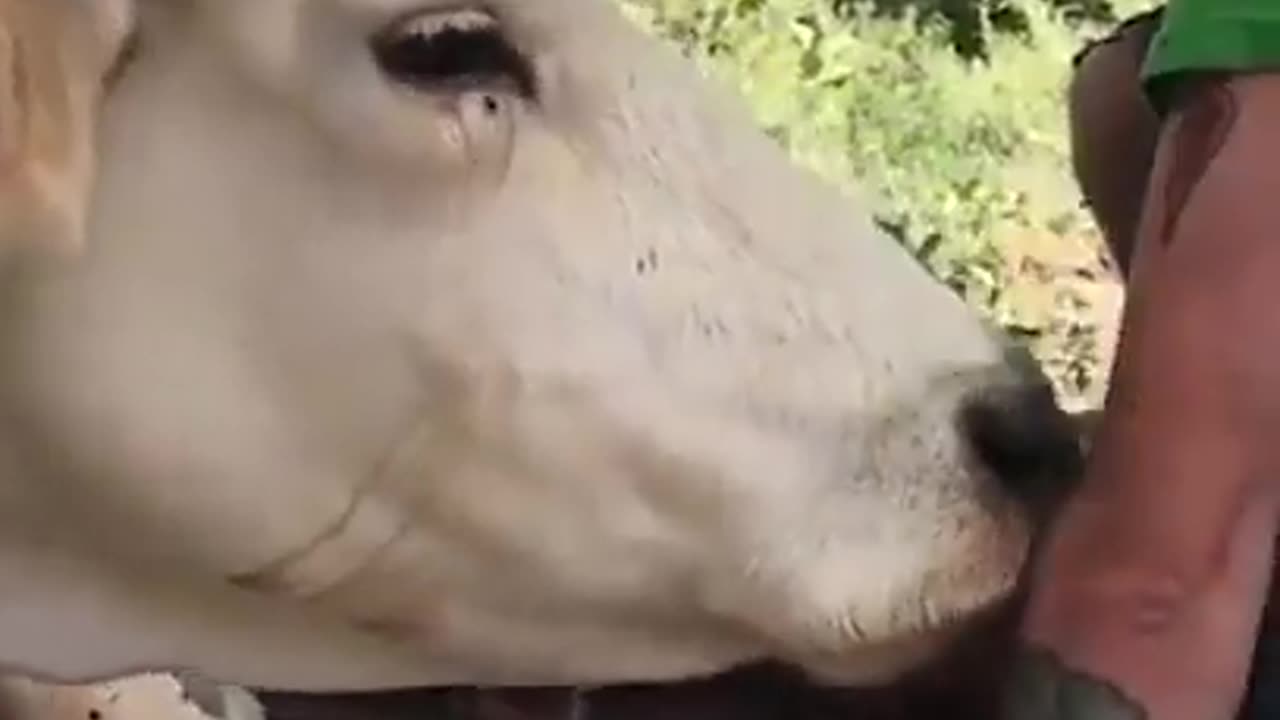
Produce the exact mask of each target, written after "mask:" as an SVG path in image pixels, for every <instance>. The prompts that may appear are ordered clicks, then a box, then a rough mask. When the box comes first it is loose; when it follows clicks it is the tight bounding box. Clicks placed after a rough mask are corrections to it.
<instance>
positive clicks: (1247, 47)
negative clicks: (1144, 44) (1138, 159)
mask: <svg viewBox="0 0 1280 720" xmlns="http://www.w3.org/2000/svg"><path fill="white" fill-rule="evenodd" d="M1264 70H1280V0H1170V2H1169V4H1168V6H1167V7H1166V9H1165V13H1164V22H1163V25H1162V26H1161V28H1160V31H1159V32H1158V33H1157V34H1156V36H1155V39H1154V41H1153V42H1152V43H1151V49H1150V51H1149V52H1148V54H1147V57H1146V62H1145V64H1144V66H1143V78H1142V79H1143V85H1144V87H1145V89H1146V92H1147V94H1148V96H1149V98H1150V100H1151V102H1152V104H1153V105H1154V106H1155V108H1156V110H1157V111H1159V112H1161V113H1163V112H1164V111H1166V110H1167V107H1168V100H1169V97H1170V92H1171V91H1172V90H1173V89H1175V88H1176V86H1177V83H1178V80H1179V79H1180V78H1183V77H1185V76H1186V75H1187V74H1189V73H1195V72H1202V71H1217V72H1233V71H1234V72H1252V71H1264Z"/></svg>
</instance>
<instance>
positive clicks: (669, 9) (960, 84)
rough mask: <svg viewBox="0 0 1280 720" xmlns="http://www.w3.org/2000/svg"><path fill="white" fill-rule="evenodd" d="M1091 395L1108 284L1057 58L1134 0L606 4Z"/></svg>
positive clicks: (1099, 390)
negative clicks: (732, 100)
mask: <svg viewBox="0 0 1280 720" xmlns="http://www.w3.org/2000/svg"><path fill="white" fill-rule="evenodd" d="M619 2H621V3H622V4H623V6H624V8H625V9H626V10H627V12H628V13H629V14H630V15H631V16H632V17H633V18H634V19H635V20H636V21H637V22H638V23H640V24H641V25H642V26H643V27H645V28H647V29H648V30H650V31H651V32H653V33H656V34H658V35H660V36H662V37H665V38H668V39H670V40H672V41H674V42H675V43H677V45H678V46H679V47H680V48H681V49H682V50H683V51H684V52H685V53H686V54H687V55H689V56H690V57H692V58H694V59H695V60H696V61H698V62H699V63H700V65H701V67H702V68H703V69H704V71H705V72H707V73H710V74H713V75H715V76H717V77H719V78H720V79H721V80H722V81H725V82H728V83H730V84H731V85H732V86H734V87H737V88H739V89H740V90H742V91H743V92H744V93H745V94H746V96H747V99H748V100H749V102H750V104H751V107H752V110H753V111H754V112H755V114H756V117H757V118H758V119H759V121H760V122H761V123H762V124H763V125H764V126H765V127H766V128H767V129H768V130H769V132H770V133H771V134H772V135H773V137H775V138H776V139H777V140H778V141H779V142H780V143H782V144H783V146H785V147H786V148H787V149H788V150H789V151H790V152H791V154H792V155H793V156H794V157H795V158H796V159H797V160H798V161H799V162H801V163H802V164H804V165H807V166H809V167H811V168H813V169H814V170H816V171H817V172H819V173H821V174H823V175H824V176H826V177H828V178H830V179H832V180H835V181H836V182H839V183H841V184H843V185H844V186H845V187H846V188H847V189H848V190H849V191H850V192H851V193H853V194H854V195H855V196H856V197H858V198H860V199H861V201H862V202H865V203H868V204H869V205H870V206H871V207H872V208H873V210H874V211H875V215H876V218H877V220H878V222H879V223H880V224H881V226H882V227H884V228H885V229H886V230H888V231H889V232H890V234H892V235H893V236H894V237H895V238H897V239H898V241H899V242H901V243H903V244H904V245H906V246H907V247H908V248H909V249H910V250H911V251H912V252H913V253H914V254H915V255H916V257H918V258H919V259H920V260H921V262H923V263H924V264H925V265H926V266H927V267H928V268H929V270H930V271H931V272H933V273H934V274H935V275H937V276H938V277H939V278H941V279H942V280H944V281H945V282H946V283H947V284H949V285H950V286H951V287H953V288H954V289H955V290H956V291H957V292H959V293H961V294H962V295H964V296H965V297H966V298H967V299H968V300H969V302H970V303H971V304H973V305H974V306H976V307H978V308H980V309H981V310H983V311H984V312H985V313H986V314H987V315H988V317H990V318H991V319H992V320H994V321H995V322H997V323H999V324H1000V325H1001V326H1003V327H1004V328H1006V329H1007V330H1009V331H1010V332H1012V333H1014V334H1015V335H1016V336H1018V337H1019V338H1021V339H1022V340H1023V341H1025V342H1026V343H1027V344H1028V345H1029V346H1030V348H1031V349H1032V350H1033V351H1034V352H1035V354H1036V356H1037V357H1038V358H1039V359H1040V361H1041V362H1042V363H1043V365H1044V367H1045V368H1046V370H1047V371H1048V372H1049V374H1050V375H1051V376H1052V378H1053V381H1054V383H1055V385H1056V388H1057V391H1058V394H1059V395H1060V397H1061V399H1062V401H1063V403H1064V404H1065V405H1066V406H1067V407H1068V408H1070V409H1081V408H1084V407H1094V406H1097V405H1098V404H1100V402H1101V400H1102V396H1103V393H1104V392H1105V387H1106V379H1107V378H1106V376H1107V371H1108V369H1109V367H1110V353H1111V350H1112V346H1113V343H1114V338H1115V330H1116V325H1117V321H1118V311H1119V304H1120V301H1121V299H1122V289H1121V287H1120V284H1119V280H1118V277H1117V276H1116V275H1115V272H1114V271H1113V269H1112V268H1111V267H1110V266H1109V264H1108V261H1107V258H1106V256H1105V252H1104V247H1103V244H1102V241H1101V238H1100V237H1099V236H1098V234H1097V231H1096V228H1095V227H1094V225H1093V223H1092V220H1091V219H1090V217H1089V215H1088V212H1087V211H1086V210H1085V209H1084V208H1083V207H1082V206H1081V200H1080V196H1079V193H1078V191H1077V189H1076V187H1075V184H1074V181H1073V179H1072V176H1071V172H1070V164H1069V159H1068V146H1067V126H1066V112H1065V91H1066V87H1067V79H1068V75H1069V73H1070V69H1071V57H1072V55H1073V54H1074V53H1075V52H1076V51H1077V50H1078V49H1080V47H1082V46H1083V44H1084V43H1085V42H1087V41H1088V40H1089V39H1092V38H1097V37H1099V36H1101V35H1103V34H1105V33H1106V32H1108V31H1109V30H1110V29H1111V28H1112V27H1113V26H1114V24H1115V22H1117V21H1118V20H1119V19H1122V18H1124V17H1126V16H1128V15H1130V14H1132V13H1135V12H1138V11H1141V10H1144V9H1146V8H1148V7H1151V6H1152V5H1154V4H1156V3H1154V2H1152V1H1151V0H1109V1H1108V0H619Z"/></svg>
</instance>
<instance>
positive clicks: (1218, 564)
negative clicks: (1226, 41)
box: [1008, 74, 1280, 720]
mask: <svg viewBox="0 0 1280 720" xmlns="http://www.w3.org/2000/svg"><path fill="white" fill-rule="evenodd" d="M1277 121H1280V75H1272V74H1250V75H1243V74H1236V75H1202V76H1200V77H1199V78H1197V79H1195V80H1193V81H1190V82H1183V83H1180V90H1179V93H1178V96H1177V97H1176V98H1175V99H1174V101H1173V105H1172V107H1171V112H1170V113H1169V115H1168V117H1167V120H1166V122H1165V123H1164V127H1163V129H1162V132H1161V139H1160V142H1159V148H1158V151H1157V156H1156V164H1155V167H1154V171H1153V177H1152V181H1151V183H1150V185H1149V187H1148V191H1147V194H1146V201H1145V206H1144V211H1143V217H1142V222H1141V225H1140V231H1139V240H1138V246H1137V249H1136V251H1135V258H1134V265H1133V274H1132V278H1131V284H1130V290H1129V300H1128V303H1127V307H1126V312H1125V318H1124V324H1123V331H1122V337H1121V341H1120V347H1119V350H1118V359H1117V364H1116V366H1115V373H1114V375H1113V379H1112V388H1111V394H1110V396H1109V398H1108V407H1107V412H1106V415H1105V417H1104V419H1103V422H1102V425H1101V428H1100V435H1099V437H1098V438H1097V441H1096V445H1095V447H1094V451H1093V454H1092V457H1091V462H1090V470H1089V475H1088V478H1087V480H1086V483H1085V485H1084V487H1083V488H1082V491H1081V493H1080V495H1079V496H1078V497H1077V498H1075V499H1074V500H1073V501H1072V502H1071V504H1070V505H1069V507H1068V508H1067V509H1066V510H1065V512H1064V515H1063V516H1062V517H1061V518H1060V520H1059V522H1058V525H1057V527H1056V528H1055V531H1054V534H1053V537H1052V539H1051V541H1050V543H1049V545H1048V547H1047V548H1046V553H1045V556H1044V557H1043V558H1042V561H1043V564H1042V567H1041V575H1040V577H1039V586H1038V589H1037V595H1036V597H1035V598H1034V599H1033V602H1032V606H1031V609H1030V612H1029V615H1028V618H1027V620H1026V626H1025V632H1024V635H1025V637H1026V639H1027V642H1028V646H1029V650H1028V652H1027V653H1026V655H1025V657H1024V659H1023V662H1022V668H1021V669H1020V671H1019V672H1018V673H1017V676H1016V677H1015V678H1014V680H1013V681H1012V685H1011V686H1010V693H1009V705H1008V712H1009V717H1010V719H1011V720H1021V718H1028V720H1029V719H1030V718H1040V719H1043V720H1050V719H1060V720H1067V719H1068V718H1080V719H1081V720H1085V719H1088V720H1103V719H1110V718H1125V719H1126V720H1127V719H1128V718H1147V719H1149V720H1183V719H1186V720H1228V719H1229V718H1231V717H1233V716H1234V713H1235V711H1236V709H1237V706H1238V705H1239V702H1240V699H1241V696H1242V694H1243V691H1244V683H1245V678H1246V676H1247V674H1248V669H1249V667H1248V666H1249V658H1250V653H1251V650H1252V648H1253V642H1254V636H1255V633H1256V630H1257V625H1258V619H1259V616H1260V610H1261V607H1262V604H1263V602H1264V597H1265V594H1266V589H1267V585H1268V583H1269V579H1270V572H1271V566H1272V563H1271V561H1272V548H1273V542H1272V541H1273V539H1274V537H1275V534H1276V529H1277V494H1278V493H1277V489H1278V488H1280V134H1277V133H1276V132H1275V130H1274V128H1275V127H1276V126H1277Z"/></svg>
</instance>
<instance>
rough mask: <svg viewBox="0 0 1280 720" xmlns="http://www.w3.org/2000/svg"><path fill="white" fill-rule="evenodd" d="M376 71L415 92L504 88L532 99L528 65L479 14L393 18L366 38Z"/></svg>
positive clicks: (494, 21) (498, 28) (491, 19)
mask: <svg viewBox="0 0 1280 720" xmlns="http://www.w3.org/2000/svg"><path fill="white" fill-rule="evenodd" d="M372 49H373V54H374V57H375V59H376V60H377V63H378V67H380V68H381V69H382V71H383V72H384V73H386V75H387V76H388V77H390V78H391V79H392V80H394V81H395V82H398V83H401V84H404V85H406V86H409V87H411V88H414V89H417V90H425V91H447V90H455V91H456V90H464V89H468V88H475V87H482V88H486V89H491V88H494V87H499V88H505V89H508V90H510V91H512V92H515V93H518V94H519V95H521V96H522V97H525V98H530V99H531V98H533V96H534V91H535V87H534V86H535V82H534V74H533V69H532V66H531V64H530V63H529V61H528V59H527V58H525V57H524V56H523V55H522V54H521V53H520V52H519V51H518V50H517V49H516V48H515V47H514V46H513V45H512V44H511V42H510V41H509V40H508V39H507V37H506V36H505V35H504V34H503V29H502V27H501V25H500V24H499V23H498V20H497V19H496V18H495V17H494V16H493V15H490V14H489V13H486V12H482V11H479V10H455V11H452V12H427V13H422V14H419V15H414V16H411V17H409V18H406V19H402V20H399V21H397V22H395V23H394V24H392V25H391V26H390V27H388V28H386V29H385V30H383V31H381V32H379V33H378V34H377V35H375V36H374V38H373V40H372Z"/></svg>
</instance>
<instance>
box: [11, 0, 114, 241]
mask: <svg viewBox="0 0 1280 720" xmlns="http://www.w3.org/2000/svg"><path fill="white" fill-rule="evenodd" d="M132 21H133V14H132V2H131V0H0V253H4V254H6V255H7V254H11V253H12V251H13V250H15V249H29V248H35V249H37V250H42V251H54V252H59V253H74V252H76V251H78V250H79V249H80V248H81V246H82V245H83V243H84V236H85V227H86V221H87V215H88V205H89V202H90V195H91V190H92V183H93V176H94V170H95V161H96V152H95V147H94V135H95V127H96V124H97V122H96V121H97V114H98V108H99V102H100V100H101V98H102V93H103V92H104V85H105V82H106V79H107V77H108V74H109V73H110V72H111V70H112V69H113V67H114V66H115V63H116V61H117V59H118V57H119V55H120V54H121V52H122V50H123V47H124V45H125V39H126V37H127V36H128V35H129V33H130V29H131V26H132Z"/></svg>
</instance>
